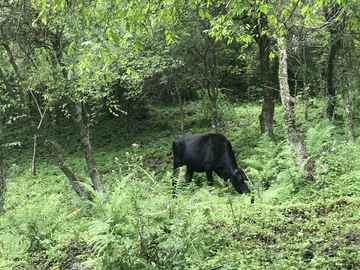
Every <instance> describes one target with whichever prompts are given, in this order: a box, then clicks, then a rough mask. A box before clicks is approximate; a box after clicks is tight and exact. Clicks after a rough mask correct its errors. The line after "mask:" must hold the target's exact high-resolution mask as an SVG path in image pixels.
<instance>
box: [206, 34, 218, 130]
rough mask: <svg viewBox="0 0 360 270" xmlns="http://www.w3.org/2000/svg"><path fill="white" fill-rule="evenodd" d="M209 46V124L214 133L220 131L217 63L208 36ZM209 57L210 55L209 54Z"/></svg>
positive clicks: (211, 42) (213, 46) (213, 48)
mask: <svg viewBox="0 0 360 270" xmlns="http://www.w3.org/2000/svg"><path fill="white" fill-rule="evenodd" d="M208 40H209V42H210V48H211V47H212V63H211V62H210V65H209V66H210V91H209V92H210V94H209V98H210V101H211V125H212V127H213V129H214V131H215V133H216V134H218V133H220V121H219V116H218V111H217V106H216V102H217V99H218V96H219V86H218V76H217V63H216V48H215V41H214V39H213V38H210V37H208ZM209 57H210V56H209Z"/></svg>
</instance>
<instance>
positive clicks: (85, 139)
mask: <svg viewBox="0 0 360 270" xmlns="http://www.w3.org/2000/svg"><path fill="white" fill-rule="evenodd" d="M68 107H69V112H70V114H71V117H72V119H73V121H74V124H75V127H76V130H77V132H78V135H79V139H80V143H81V146H82V149H83V152H84V154H85V160H86V164H87V167H88V172H89V177H90V179H91V181H92V183H93V186H94V189H95V190H96V191H97V192H99V193H102V194H105V186H104V184H103V183H102V181H101V177H100V174H99V171H98V170H97V167H96V162H95V157H94V152H93V150H92V146H91V141H90V130H89V126H87V127H86V126H85V125H84V122H83V117H82V103H80V102H77V103H75V102H71V101H70V102H69V103H68Z"/></svg>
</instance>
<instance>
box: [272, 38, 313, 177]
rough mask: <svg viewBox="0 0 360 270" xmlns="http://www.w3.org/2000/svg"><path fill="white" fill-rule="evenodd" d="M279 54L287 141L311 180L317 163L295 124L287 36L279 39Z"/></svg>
mask: <svg viewBox="0 0 360 270" xmlns="http://www.w3.org/2000/svg"><path fill="white" fill-rule="evenodd" d="M277 43H278V54H279V85H280V96H281V103H282V107H283V115H284V128H285V132H286V138H287V143H288V144H289V145H291V146H293V147H294V149H295V152H296V162H297V165H299V166H300V167H303V168H304V172H305V175H306V176H307V178H309V179H311V180H315V179H316V178H315V170H316V163H315V161H314V160H313V159H312V158H311V157H310V156H309V154H308V152H307V150H306V145H305V142H304V140H303V139H302V138H301V137H300V136H299V134H298V133H297V131H296V125H295V112H294V105H295V100H294V99H293V97H291V96H290V91H289V83H288V73H287V69H288V65H287V61H288V59H287V53H286V43H285V38H283V37H280V38H278V40H277Z"/></svg>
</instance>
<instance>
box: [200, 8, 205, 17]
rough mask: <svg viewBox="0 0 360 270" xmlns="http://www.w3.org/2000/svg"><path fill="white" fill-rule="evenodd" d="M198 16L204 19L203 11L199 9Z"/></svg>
mask: <svg viewBox="0 0 360 270" xmlns="http://www.w3.org/2000/svg"><path fill="white" fill-rule="evenodd" d="M199 16H200V17H201V19H204V11H203V10H202V9H201V8H200V9H199Z"/></svg>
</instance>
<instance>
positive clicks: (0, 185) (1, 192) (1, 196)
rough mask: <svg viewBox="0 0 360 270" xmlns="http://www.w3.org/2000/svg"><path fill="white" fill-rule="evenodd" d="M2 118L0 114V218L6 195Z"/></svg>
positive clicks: (3, 211)
mask: <svg viewBox="0 0 360 270" xmlns="http://www.w3.org/2000/svg"><path fill="white" fill-rule="evenodd" d="M3 138H4V135H3V118H2V114H0V217H1V216H2V215H3V214H4V213H5V209H4V202H5V193H6V179H5V174H4V156H3V152H2V148H3Z"/></svg>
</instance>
